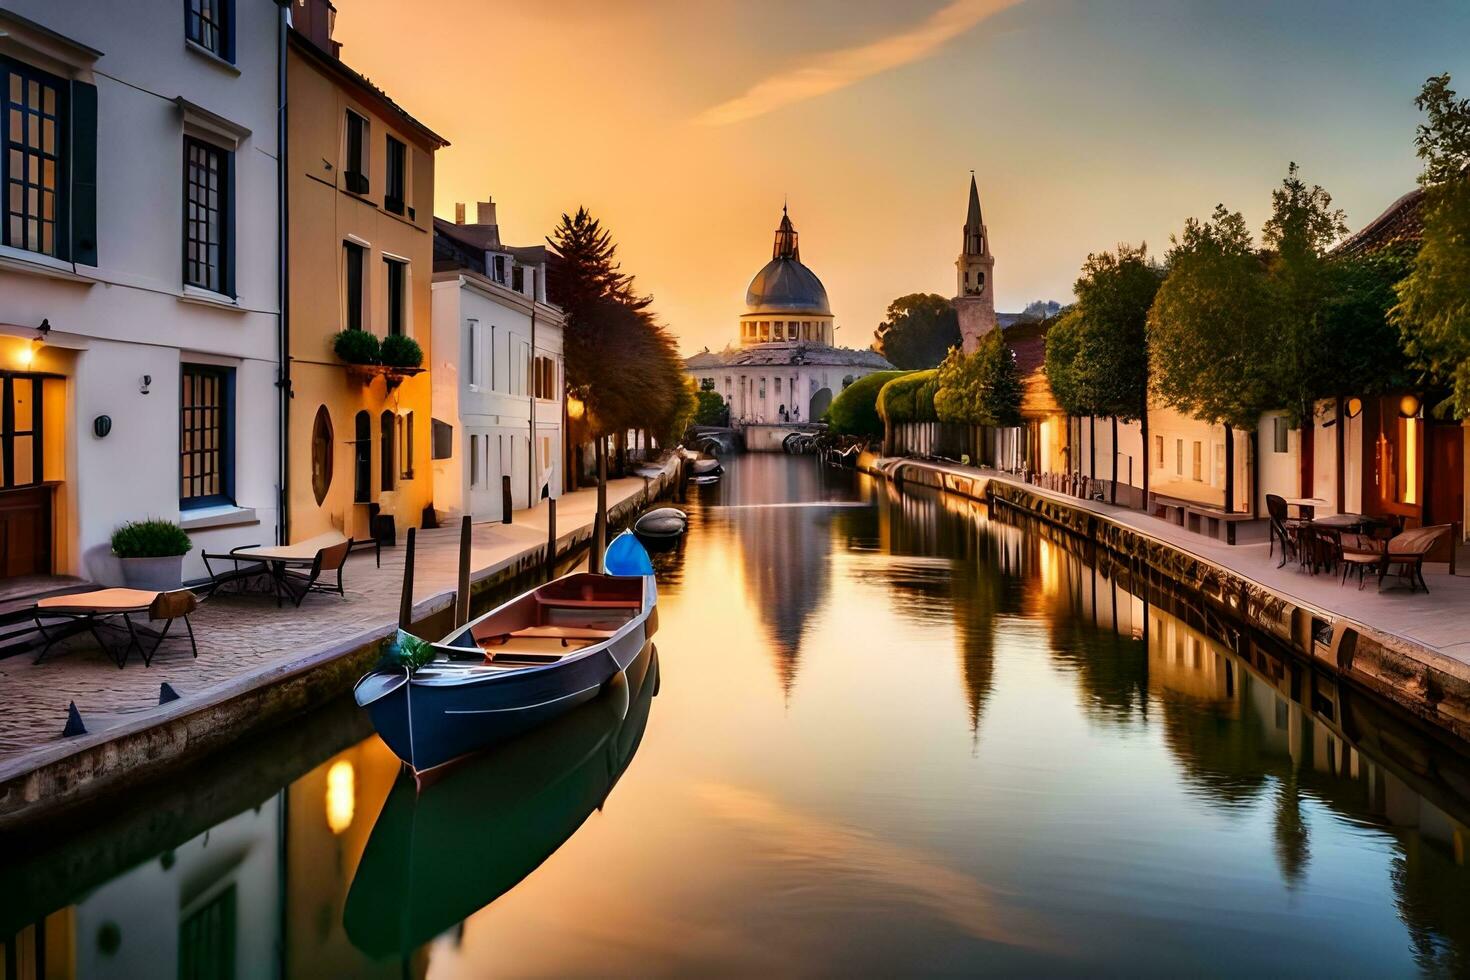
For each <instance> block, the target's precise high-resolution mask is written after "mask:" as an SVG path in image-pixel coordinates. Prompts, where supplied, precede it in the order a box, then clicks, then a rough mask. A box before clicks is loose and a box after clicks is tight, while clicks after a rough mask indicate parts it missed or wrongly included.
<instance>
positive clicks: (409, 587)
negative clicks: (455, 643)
mask: <svg viewBox="0 0 1470 980" xmlns="http://www.w3.org/2000/svg"><path fill="white" fill-rule="evenodd" d="M417 531H418V529H417V528H412V527H411V528H409V529H408V540H406V541H404V542H403V594H402V595H401V596H399V598H398V628H399V629H401V630H406V629H408V628H409V626H411V625H413V553H414V544H415V537H416V532H417ZM456 601H458V600H456Z"/></svg>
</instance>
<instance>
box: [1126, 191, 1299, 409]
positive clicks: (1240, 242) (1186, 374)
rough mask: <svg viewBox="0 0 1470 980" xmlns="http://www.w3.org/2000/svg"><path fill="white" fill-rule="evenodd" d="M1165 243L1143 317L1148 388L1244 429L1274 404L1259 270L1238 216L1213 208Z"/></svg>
mask: <svg viewBox="0 0 1470 980" xmlns="http://www.w3.org/2000/svg"><path fill="white" fill-rule="evenodd" d="M1170 241H1171V242H1172V245H1173V247H1172V248H1170V250H1169V253H1168V266H1169V274H1168V276H1167V277H1166V278H1165V279H1164V281H1163V283H1162V284H1161V285H1160V286H1159V291H1158V294H1157V295H1156V296H1155V298H1154V303H1153V306H1152V307H1151V308H1150V309H1149V314H1148V348H1149V360H1150V370H1151V380H1152V384H1153V387H1154V390H1155V391H1157V392H1158V394H1159V395H1160V397H1162V398H1163V399H1164V401H1166V402H1167V403H1168V404H1170V405H1172V406H1173V407H1175V408H1177V409H1179V410H1180V411H1182V412H1185V413H1186V414H1189V415H1193V416H1195V417H1196V418H1200V419H1203V420H1204V421H1206V422H1210V423H1224V424H1226V425H1232V426H1235V427H1236V428H1240V429H1245V430H1252V429H1254V428H1255V427H1256V424H1257V422H1258V420H1259V419H1260V415H1261V413H1262V412H1264V411H1267V410H1268V409H1271V408H1274V407H1276V406H1277V404H1279V401H1280V399H1279V397H1278V395H1277V393H1276V392H1275V391H1274V390H1273V386H1272V377H1271V370H1270V367H1271V366H1270V361H1269V354H1268V352H1269V351H1270V350H1271V348H1272V345H1273V344H1274V343H1275V338H1274V336H1273V333H1274V331H1273V329H1272V323H1271V318H1270V297H1269V291H1268V289H1267V282H1266V275H1265V266H1264V265H1263V263H1262V261H1261V258H1260V256H1258V255H1257V254H1256V252H1255V249H1254V247H1253V245H1252V242H1251V236H1250V232H1249V231H1247V230H1246V226H1245V218H1243V217H1242V216H1241V215H1240V213H1239V212H1235V211H1228V210H1226V208H1225V206H1224V205H1223V204H1221V205H1217V206H1216V207H1215V211H1214V213H1213V215H1211V218H1210V220H1208V221H1199V220H1198V219H1195V218H1190V219H1189V220H1188V221H1186V222H1185V225H1184V231H1183V232H1182V233H1181V234H1179V235H1177V236H1174V237H1173V238H1171V239H1170Z"/></svg>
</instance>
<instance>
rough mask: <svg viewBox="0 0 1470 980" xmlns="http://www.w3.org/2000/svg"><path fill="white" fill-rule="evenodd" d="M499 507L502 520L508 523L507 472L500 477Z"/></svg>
mask: <svg viewBox="0 0 1470 980" xmlns="http://www.w3.org/2000/svg"><path fill="white" fill-rule="evenodd" d="M500 509H501V513H502V515H503V516H502V520H504V522H505V523H506V524H509V523H510V474H509V473H507V474H506V475H504V476H502V477H501V478H500Z"/></svg>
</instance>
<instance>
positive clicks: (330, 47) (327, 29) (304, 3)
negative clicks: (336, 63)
mask: <svg viewBox="0 0 1470 980" xmlns="http://www.w3.org/2000/svg"><path fill="white" fill-rule="evenodd" d="M336 21H337V8H336V7H334V6H333V5H332V0H291V26H292V27H294V28H296V29H297V30H298V31H300V32H301V33H302V34H305V35H306V39H307V40H308V41H310V42H311V43H312V44H315V45H316V46H317V47H318V48H320V49H321V50H323V51H325V52H326V53H327V54H329V55H331V56H332V57H333V58H337V57H340V56H341V52H342V45H341V44H339V43H337V42H336V41H333V40H332V28H333V27H335V26H336Z"/></svg>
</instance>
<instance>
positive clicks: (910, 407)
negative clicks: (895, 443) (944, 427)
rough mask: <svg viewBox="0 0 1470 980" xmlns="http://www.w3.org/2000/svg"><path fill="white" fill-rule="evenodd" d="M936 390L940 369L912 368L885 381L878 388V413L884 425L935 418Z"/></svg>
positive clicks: (934, 419) (925, 420) (926, 420)
mask: <svg viewBox="0 0 1470 980" xmlns="http://www.w3.org/2000/svg"><path fill="white" fill-rule="evenodd" d="M938 391H939V371H938V370H937V369H935V368H930V369H929V370H927V371H912V372H910V373H908V374H904V375H900V376H899V377H897V378H894V379H893V380H892V381H890V382H888V383H887V384H885V385H884V386H883V387H882V388H881V389H880V390H879V392H878V403H877V408H878V416H879V418H881V419H882V420H883V422H884V424H885V425H889V426H893V425H899V424H902V423H904V422H936V421H938V420H939V416H938V415H936V414H935V413H934V395H935V394H936V393H937V392H938Z"/></svg>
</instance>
